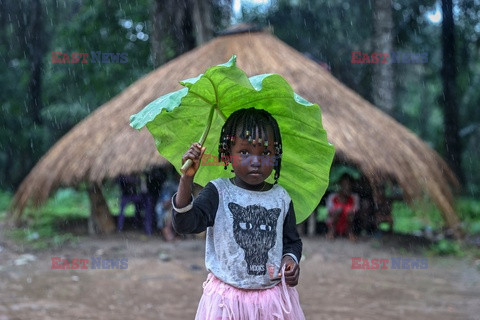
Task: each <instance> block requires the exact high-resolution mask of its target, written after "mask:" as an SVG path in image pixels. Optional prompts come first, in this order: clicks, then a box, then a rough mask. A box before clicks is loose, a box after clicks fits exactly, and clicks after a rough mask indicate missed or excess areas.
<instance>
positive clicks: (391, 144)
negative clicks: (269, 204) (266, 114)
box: [13, 32, 458, 227]
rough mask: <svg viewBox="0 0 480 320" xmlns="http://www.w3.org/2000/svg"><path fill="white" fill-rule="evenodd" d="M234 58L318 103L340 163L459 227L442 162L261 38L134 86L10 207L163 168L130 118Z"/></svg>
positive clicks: (198, 56)
mask: <svg viewBox="0 0 480 320" xmlns="http://www.w3.org/2000/svg"><path fill="white" fill-rule="evenodd" d="M232 54H236V55H237V56H238V59H237V62H238V65H239V67H240V68H242V69H243V70H245V71H246V72H247V74H248V75H255V74H260V73H278V74H280V75H282V76H284V77H285V78H286V79H287V81H288V82H289V83H290V84H291V85H292V86H293V88H294V90H295V91H296V92H297V93H299V94H300V95H302V96H303V97H305V98H306V99H308V100H310V101H312V102H315V103H318V104H319V105H320V106H321V108H322V111H323V123H324V127H325V129H326V130H327V133H328V138H329V139H330V141H331V142H332V143H333V144H334V145H335V147H336V150H337V159H345V160H346V161H348V162H349V163H351V164H354V165H356V166H357V167H358V168H359V169H360V170H361V171H362V172H363V173H364V174H365V175H366V176H367V178H368V179H369V180H370V182H371V183H373V184H379V183H380V182H381V181H382V180H384V179H386V178H388V179H392V180H395V181H396V182H397V183H398V184H399V185H400V186H401V187H402V188H403V190H404V195H405V198H406V199H407V200H411V199H413V198H418V197H422V196H423V195H424V194H428V195H429V196H430V197H431V198H432V199H433V200H434V202H435V203H436V205H437V206H438V208H439V209H440V210H441V211H442V213H443V216H444V219H445V221H446V223H447V225H448V226H451V227H456V226H457V224H458V218H457V216H456V214H455V211H454V209H453V196H452V191H451V187H454V188H456V187H458V182H457V180H456V178H455V176H454V175H453V173H452V171H451V170H450V169H449V168H448V166H447V165H446V163H445V162H444V161H443V160H442V159H441V157H440V156H439V155H438V154H437V153H436V152H435V151H434V150H432V149H431V148H430V147H429V146H427V145H426V144H425V143H424V142H422V141H421V140H420V139H419V138H417V137H416V136H415V135H414V134H413V133H412V132H411V131H409V130H408V129H406V128H405V127H403V126H402V125H400V124H399V123H397V122H396V121H395V120H393V119H392V118H391V117H389V116H387V115H386V114H384V113H382V112H381V111H380V110H378V109H377V108H375V107H374V106H373V105H371V104H370V103H369V102H367V101H365V100H364V99H362V98H361V97H360V96H359V95H358V94H356V93H355V92H353V91H352V90H350V89H349V88H347V87H346V86H345V85H343V84H342V83H340V82H339V81H338V80H337V79H335V78H334V77H333V76H332V75H331V74H330V73H329V72H328V71H326V70H325V69H324V68H322V67H321V66H319V65H318V64H317V63H315V62H313V61H311V60H310V59H308V58H306V57H304V56H303V55H302V54H300V53H299V52H297V51H295V50H294V49H292V48H291V47H289V46H287V45H286V44H285V43H283V42H281V41H280V40H278V39H277V38H275V37H274V36H272V35H271V34H268V33H263V32H254V33H242V34H233V35H225V36H221V37H218V38H216V39H214V40H212V41H210V42H209V43H207V44H206V45H204V46H202V47H200V48H197V49H195V50H192V51H190V52H188V53H186V54H184V55H182V56H180V57H178V58H176V59H174V60H172V61H170V62H169V63H167V64H165V65H163V66H162V67H160V68H158V69H157V70H155V71H153V72H151V73H150V74H148V75H146V76H145V77H143V78H142V79H140V80H138V81H136V82H135V83H134V84H132V85H131V86H130V87H128V88H127V89H125V90H124V91H123V92H122V93H121V94H119V95H118V96H117V97H115V98H114V99H112V100H110V101H109V102H107V103H105V104H104V105H103V106H101V107H100V108H99V109H98V110H97V111H95V112H94V113H93V114H91V115H90V116H89V117H88V118H86V119H85V120H84V121H82V122H81V123H79V124H78V125H76V126H75V127H74V128H73V129H72V130H71V131H70V132H69V133H68V134H67V135H65V136H64V137H63V138H62V139H61V140H60V141H58V142H57V143H56V144H55V145H54V146H53V147H52V148H51V149H50V151H49V152H48V153H47V154H46V155H45V156H44V157H43V158H42V159H41V160H40V161H39V162H38V164H37V165H36V166H35V167H34V168H33V170H32V171H31V172H30V174H29V175H28V176H27V177H26V178H25V180H24V181H23V182H22V184H21V185H20V187H19V189H18V190H17V193H16V195H15V197H14V202H13V208H14V209H15V210H16V212H17V213H19V214H20V213H21V212H22V211H23V209H24V208H25V206H26V205H27V202H28V201H29V200H31V201H32V202H33V204H36V205H39V204H41V203H42V202H44V201H45V200H46V199H47V198H48V196H49V195H50V194H51V193H52V192H53V191H54V190H55V189H56V188H58V187H59V186H69V185H75V184H77V183H79V182H81V181H92V182H101V181H103V180H105V179H110V178H114V177H116V176H117V175H119V174H120V173H133V172H140V171H143V170H144V169H145V168H147V167H150V166H154V165H162V164H164V163H165V160H164V159H163V158H162V157H161V156H159V155H158V153H156V149H155V146H154V143H153V139H152V137H151V136H150V134H149V133H148V132H147V130H142V131H141V132H137V131H135V130H134V129H132V128H131V127H130V126H129V117H130V115H132V114H134V113H137V112H138V111H140V110H141V109H142V108H143V107H145V105H147V104H148V103H149V102H151V101H152V100H154V99H155V98H157V97H159V96H161V95H163V94H165V93H168V92H170V91H173V90H178V89H180V88H181V86H180V85H179V84H178V81H179V80H183V79H186V78H190V77H193V76H196V75H198V74H199V73H202V72H204V71H205V70H206V69H207V68H208V67H210V66H212V65H216V64H219V63H223V62H225V61H227V60H228V59H229V58H230V57H231V55H232ZM179 129H181V128H179ZM192 142H193V141H192ZM185 147H186V148H187V147H188V146H185Z"/></svg>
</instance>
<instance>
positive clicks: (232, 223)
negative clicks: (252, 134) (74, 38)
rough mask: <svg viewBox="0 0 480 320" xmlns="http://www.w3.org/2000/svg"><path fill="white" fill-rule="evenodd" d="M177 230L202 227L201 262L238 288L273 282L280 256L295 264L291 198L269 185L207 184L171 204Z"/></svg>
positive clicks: (297, 246) (297, 247) (297, 252)
mask: <svg viewBox="0 0 480 320" xmlns="http://www.w3.org/2000/svg"><path fill="white" fill-rule="evenodd" d="M172 204H173V208H174V209H173V225H174V227H175V229H176V230H177V232H178V233H199V232H202V231H205V230H206V231H207V237H206V250H205V251H206V252H205V264H206V267H207V269H208V270H209V271H210V272H212V273H213V274H214V275H215V276H216V277H217V278H219V279H221V280H222V281H224V282H226V283H228V284H230V285H232V286H235V287H238V288H243V289H263V288H269V287H272V286H274V285H275V284H276V283H275V282H272V281H270V278H272V277H274V275H276V273H278V272H279V269H280V264H281V259H282V257H283V256H284V255H289V256H291V257H292V258H293V259H294V260H295V261H296V262H297V263H298V261H300V258H301V254H302V241H301V239H300V237H299V234H298V232H297V229H296V221H295V212H294V208H293V203H292V200H291V198H290V196H289V195H288V193H287V191H286V190H285V189H284V188H283V187H281V186H280V185H278V184H276V185H274V186H273V187H272V188H271V189H270V190H267V191H251V190H246V189H243V188H240V187H238V186H236V185H234V184H233V183H232V182H231V181H230V180H229V179H225V178H220V179H216V180H213V181H211V182H210V183H208V184H207V185H206V186H205V188H204V189H203V190H202V191H201V192H200V194H199V195H198V197H197V198H196V199H194V200H193V201H192V203H191V204H189V205H188V206H187V207H185V208H180V209H179V208H176V207H175V195H174V196H173V198H172Z"/></svg>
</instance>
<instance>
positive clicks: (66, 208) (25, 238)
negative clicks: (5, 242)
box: [0, 183, 134, 249]
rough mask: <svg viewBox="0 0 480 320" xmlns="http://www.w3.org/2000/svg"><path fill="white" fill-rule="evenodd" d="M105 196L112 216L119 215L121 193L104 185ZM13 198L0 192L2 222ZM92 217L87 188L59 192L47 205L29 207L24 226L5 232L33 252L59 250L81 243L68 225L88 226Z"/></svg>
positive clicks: (129, 210) (130, 210)
mask: <svg viewBox="0 0 480 320" xmlns="http://www.w3.org/2000/svg"><path fill="white" fill-rule="evenodd" d="M104 195H105V198H106V200H107V204H108V207H109V208H110V210H111V212H112V214H117V213H118V212H119V210H120V209H119V199H120V190H119V188H118V186H117V185H114V184H112V183H110V184H106V185H105V186H104ZM11 197H12V195H11V194H10V193H7V192H0V220H3V219H5V218H6V212H5V211H4V210H6V209H7V208H8V207H9V205H10V201H11ZM89 215H90V203H89V200H88V195H87V193H86V191H85V190H84V188H83V187H82V186H80V188H79V190H77V189H73V188H64V189H59V190H58V191H57V192H56V193H55V195H54V196H52V197H51V198H50V199H49V200H48V202H47V203H46V204H45V205H44V206H42V207H40V208H38V209H36V208H33V207H28V208H27V209H26V210H25V212H24V221H25V224H26V225H25V226H24V227H21V228H15V229H11V230H7V231H6V235H7V236H8V237H9V238H11V239H13V240H14V241H16V242H17V243H20V244H25V245H27V246H29V247H31V248H33V249H46V248H50V247H59V246H61V245H63V244H65V243H71V242H75V241H77V240H78V237H77V236H76V235H74V234H73V233H71V232H69V231H68V230H65V228H64V226H65V225H67V224H68V225H72V224H76V223H80V224H83V225H84V226H86V224H87V219H88V217H89ZM125 215H126V216H133V215H134V207H133V206H132V205H129V206H127V208H126V211H125Z"/></svg>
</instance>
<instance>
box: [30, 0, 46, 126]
mask: <svg viewBox="0 0 480 320" xmlns="http://www.w3.org/2000/svg"><path fill="white" fill-rule="evenodd" d="M30 5H31V6H30V8H29V9H30V12H29V20H30V21H29V23H28V26H27V28H28V32H27V47H28V53H29V58H30V71H31V75H30V81H29V85H28V93H29V96H30V99H29V100H30V101H29V109H30V110H29V113H30V115H31V117H32V120H33V123H35V124H41V122H42V120H41V116H40V111H41V110H42V100H41V93H42V90H41V89H42V87H41V84H42V82H41V80H42V69H43V63H42V58H43V54H44V48H45V28H44V22H43V10H42V7H41V4H40V0H33V1H32V2H31V3H30Z"/></svg>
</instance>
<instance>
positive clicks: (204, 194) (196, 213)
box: [172, 182, 218, 234]
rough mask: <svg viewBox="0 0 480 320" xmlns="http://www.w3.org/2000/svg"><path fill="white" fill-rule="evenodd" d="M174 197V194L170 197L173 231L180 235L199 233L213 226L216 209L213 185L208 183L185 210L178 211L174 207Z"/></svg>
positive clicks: (216, 199) (215, 189)
mask: <svg viewBox="0 0 480 320" xmlns="http://www.w3.org/2000/svg"><path fill="white" fill-rule="evenodd" d="M176 197H177V195H176V194H175V195H173V197H172V204H173V209H172V217H173V219H172V222H173V227H174V229H175V231H177V232H178V233H182V234H185V233H199V232H202V231H205V230H206V229H207V227H211V226H213V223H214V221H215V216H216V213H217V209H218V190H217V188H216V187H215V186H214V185H213V183H211V182H209V183H208V184H207V185H206V186H205V188H203V190H202V191H201V192H200V193H199V195H198V197H197V198H196V199H195V200H194V201H193V202H191V203H190V204H189V205H187V207H186V208H181V209H179V208H177V207H176V206H175V200H176Z"/></svg>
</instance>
